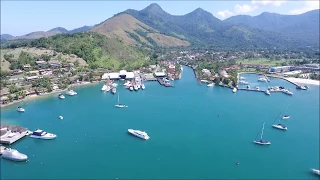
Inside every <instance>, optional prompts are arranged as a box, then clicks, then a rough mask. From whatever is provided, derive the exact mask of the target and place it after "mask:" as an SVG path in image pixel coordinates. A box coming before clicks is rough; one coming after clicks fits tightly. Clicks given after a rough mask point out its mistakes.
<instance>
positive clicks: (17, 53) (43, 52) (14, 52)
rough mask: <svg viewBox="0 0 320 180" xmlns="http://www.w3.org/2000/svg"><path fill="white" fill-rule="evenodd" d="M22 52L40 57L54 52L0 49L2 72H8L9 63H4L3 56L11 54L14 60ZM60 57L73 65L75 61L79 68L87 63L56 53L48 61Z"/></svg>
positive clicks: (77, 58) (29, 49)
mask: <svg viewBox="0 0 320 180" xmlns="http://www.w3.org/2000/svg"><path fill="white" fill-rule="evenodd" d="M22 51H24V52H27V53H30V54H32V55H34V56H40V55H42V54H45V55H53V53H54V51H53V50H49V49H39V48H26V47H23V48H16V49H1V69H2V70H9V67H10V62H8V61H6V60H5V59H4V58H3V56H4V55H5V54H13V55H14V58H18V57H19V55H20V53H21V52H22ZM59 55H61V59H62V60H63V59H65V60H66V61H67V62H70V63H74V62H75V61H78V62H79V64H80V66H87V65H88V64H87V62H86V61H85V60H83V59H82V58H79V57H77V56H76V55H73V54H71V55H69V54H67V55H63V54H62V53H57V55H56V56H55V57H52V58H51V59H50V61H59V60H58V56H59Z"/></svg>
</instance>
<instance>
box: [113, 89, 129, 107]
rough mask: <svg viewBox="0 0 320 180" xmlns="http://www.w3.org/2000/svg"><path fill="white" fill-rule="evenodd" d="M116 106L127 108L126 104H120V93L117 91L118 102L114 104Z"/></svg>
mask: <svg viewBox="0 0 320 180" xmlns="http://www.w3.org/2000/svg"><path fill="white" fill-rule="evenodd" d="M114 106H115V107H117V108H127V107H128V106H127V105H125V104H120V93H118V104H116V105H114Z"/></svg>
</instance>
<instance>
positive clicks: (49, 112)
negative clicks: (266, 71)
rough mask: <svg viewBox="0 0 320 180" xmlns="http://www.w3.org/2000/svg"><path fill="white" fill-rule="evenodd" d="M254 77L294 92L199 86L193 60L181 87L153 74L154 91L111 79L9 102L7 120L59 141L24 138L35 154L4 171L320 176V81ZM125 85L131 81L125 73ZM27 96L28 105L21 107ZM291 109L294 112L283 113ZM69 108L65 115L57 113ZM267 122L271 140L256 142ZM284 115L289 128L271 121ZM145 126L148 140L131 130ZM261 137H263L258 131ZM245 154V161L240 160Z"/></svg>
mask: <svg viewBox="0 0 320 180" xmlns="http://www.w3.org/2000/svg"><path fill="white" fill-rule="evenodd" d="M241 76H243V77H245V78H246V81H248V82H249V83H250V85H251V87H254V86H255V85H259V86H260V88H261V89H263V88H266V87H267V86H275V85H278V86H284V87H285V88H288V89H290V90H291V91H292V92H293V93H294V94H293V95H292V96H289V95H286V94H283V93H279V92H277V93H276V92H275V93H271V95H270V96H268V95H266V94H264V93H263V92H250V91H241V90H239V91H237V92H236V93H232V90H231V89H228V88H223V87H218V86H214V87H207V86H206V85H202V86H200V85H199V84H198V82H197V81H196V79H195V77H194V74H193V71H192V69H190V68H188V67H184V70H183V75H182V79H181V80H179V81H175V82H174V86H175V87H174V88H166V87H163V86H160V85H159V84H158V82H148V83H146V84H145V85H146V89H145V90H139V91H138V92H135V91H133V92H130V91H129V90H127V89H125V88H124V87H123V86H121V85H120V86H119V87H118V88H117V93H120V103H124V104H126V105H128V106H129V107H128V108H126V109H117V108H115V107H114V105H115V104H116V103H117V98H118V96H117V95H112V94H111V93H110V92H109V93H105V92H101V87H102V84H98V85H92V86H87V87H81V88H77V89H75V90H76V91H77V92H78V95H76V96H74V97H71V96H66V99H64V100H60V99H58V98H57V96H56V95H53V96H51V97H48V98H42V99H34V100H30V101H25V102H21V103H19V104H16V105H14V106H12V107H9V108H2V109H1V124H9V125H21V126H24V127H27V128H29V129H30V130H35V129H37V128H40V129H42V130H45V131H47V132H50V133H54V134H56V135H57V138H56V139H54V140H41V139H33V138H30V137H25V138H24V139H22V140H20V141H18V142H16V143H15V144H13V145H12V146H11V147H12V148H14V149H17V150H18V151H20V152H21V153H24V154H26V155H28V158H29V160H28V161H27V162H12V161H8V160H5V159H2V158H1V160H0V162H1V173H0V174H1V176H0V177H1V179H71V178H73V179H116V178H118V179H319V176H317V175H314V174H312V173H311V172H310V169H309V168H316V169H319V168H320V167H319V163H320V162H319V152H320V150H319V141H320V139H319V86H312V85H310V86H309V89H308V90H307V91H303V90H297V89H296V88H295V86H294V85H292V84H291V83H289V82H287V81H284V80H281V79H274V78H270V80H271V82H270V83H269V84H268V83H261V82H258V81H257V79H258V75H254V74H243V75H241ZM119 83H120V84H123V83H124V82H119ZM18 105H22V106H23V107H24V108H25V109H26V112H25V113H18V112H17V111H16V110H15V108H16V106H18ZM279 113H281V115H284V114H289V115H290V116H291V117H290V119H289V120H281V118H280V117H277V116H278V115H279ZM60 115H61V116H63V117H64V119H63V120H60V119H59V118H58V116H60ZM263 122H265V128H264V135H263V139H265V140H269V141H271V145H269V146H261V145H256V144H254V143H253V140H255V138H259V136H260V134H259V131H260V130H261V128H262V124H263ZM279 122H281V123H283V124H285V125H287V126H288V131H281V130H278V129H274V128H272V127H271V125H272V124H273V123H279ZM128 128H132V129H139V130H143V131H146V132H147V133H148V135H149V136H150V139H149V140H147V141H145V140H142V139H139V138H136V137H133V136H131V135H130V134H128V133H127V130H128ZM257 136H258V137H257ZM237 161H239V162H240V164H239V165H236V162H237Z"/></svg>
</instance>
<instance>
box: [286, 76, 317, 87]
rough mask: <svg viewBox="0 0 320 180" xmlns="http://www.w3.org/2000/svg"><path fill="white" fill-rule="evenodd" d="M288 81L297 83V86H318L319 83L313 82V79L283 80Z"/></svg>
mask: <svg viewBox="0 0 320 180" xmlns="http://www.w3.org/2000/svg"><path fill="white" fill-rule="evenodd" d="M285 79H286V80H288V81H291V82H294V83H298V84H299V85H304V84H311V85H316V86H320V81H317V80H313V79H302V78H292V77H290V78H285Z"/></svg>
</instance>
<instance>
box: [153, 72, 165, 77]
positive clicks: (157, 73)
mask: <svg viewBox="0 0 320 180" xmlns="http://www.w3.org/2000/svg"><path fill="white" fill-rule="evenodd" d="M154 75H155V76H156V77H164V76H166V73H165V72H155V73H154Z"/></svg>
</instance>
